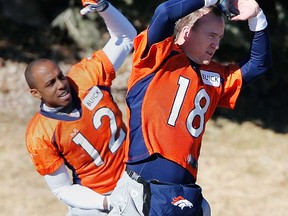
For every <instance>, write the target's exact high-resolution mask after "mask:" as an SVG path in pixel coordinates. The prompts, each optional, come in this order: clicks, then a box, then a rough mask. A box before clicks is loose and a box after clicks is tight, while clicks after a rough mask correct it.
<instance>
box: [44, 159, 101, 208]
mask: <svg viewBox="0 0 288 216" xmlns="http://www.w3.org/2000/svg"><path fill="white" fill-rule="evenodd" d="M44 178H45V180H46V182H47V184H48V186H49V188H50V189H51V191H52V192H53V194H54V195H55V196H56V197H57V198H58V199H59V200H60V201H62V202H63V203H65V204H67V205H69V206H72V207H76V208H81V209H100V210H103V209H104V204H105V202H104V201H105V196H104V195H101V194H98V193H96V192H95V191H93V190H91V189H89V188H87V187H84V186H81V185H77V184H75V185H71V182H70V178H69V174H68V172H67V169H66V167H65V165H64V164H63V165H62V166H61V167H60V168H59V169H58V170H57V171H55V172H54V173H53V174H51V175H45V176H44Z"/></svg>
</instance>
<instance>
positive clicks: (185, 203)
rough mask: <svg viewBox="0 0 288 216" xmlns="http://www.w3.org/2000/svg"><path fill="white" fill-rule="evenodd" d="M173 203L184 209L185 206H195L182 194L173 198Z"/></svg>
mask: <svg viewBox="0 0 288 216" xmlns="http://www.w3.org/2000/svg"><path fill="white" fill-rule="evenodd" d="M171 204H173V205H174V206H178V207H179V208H181V209H182V210H183V209H184V208H185V207H188V208H192V207H193V204H192V203H191V202H190V201H189V200H187V199H185V198H184V197H182V196H178V197H175V198H173V199H172V202H171Z"/></svg>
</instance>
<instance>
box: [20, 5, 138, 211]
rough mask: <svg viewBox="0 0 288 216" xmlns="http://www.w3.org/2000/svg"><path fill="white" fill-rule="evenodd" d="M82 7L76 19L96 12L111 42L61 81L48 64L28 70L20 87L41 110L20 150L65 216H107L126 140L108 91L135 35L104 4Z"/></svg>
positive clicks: (40, 62) (37, 62)
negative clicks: (27, 90) (64, 207)
mask: <svg viewBox="0 0 288 216" xmlns="http://www.w3.org/2000/svg"><path fill="white" fill-rule="evenodd" d="M82 2H83V5H84V6H85V7H84V8H83V9H82V10H81V14H87V13H90V12H94V11H97V12H98V13H99V15H100V16H101V17H102V18H103V20H104V21H105V23H106V26H107V28H108V31H109V34H110V39H109V41H108V42H107V44H106V45H105V46H104V48H103V49H102V50H98V51H95V52H94V53H93V55H92V56H91V57H89V58H85V59H83V60H81V61H80V62H79V63H77V64H75V65H73V66H72V68H71V69H70V70H69V71H68V73H67V75H66V76H65V75H64V74H63V72H62V71H61V69H60V68H59V66H58V65H57V64H56V63H55V62H54V61H52V60H49V59H38V60H35V61H33V62H32V63H30V64H29V65H28V66H27V68H26V70H25V78H26V81H27V83H28V85H29V87H30V92H31V94H32V96H34V97H36V98H38V99H40V100H41V106H40V111H39V112H38V113H36V114H35V115H34V117H33V118H32V119H31V120H30V122H29V124H28V126H27V132H26V145H27V149H28V151H29V153H30V156H31V159H32V161H33V163H34V165H35V168H36V170H37V171H38V172H39V173H40V174H41V175H42V176H44V178H45V180H46V182H47V184H48V186H49V187H50V189H51V191H52V192H53V193H54V194H55V196H56V197H57V198H58V199H59V200H61V201H62V202H64V203H65V204H67V205H68V206H69V212H68V213H67V215H107V213H108V212H109V210H110V209H111V205H110V202H109V194H110V193H111V191H112V190H113V189H114V187H115V185H116V182H117V180H118V179H119V178H120V176H121V174H122V172H123V171H124V170H125V164H124V163H123V158H124V144H125V138H126V127H125V125H124V123H123V120H122V114H121V111H120V109H119V108H118V106H117V105H116V103H115V102H114V100H113V97H112V95H111V85H112V81H113V79H114V78H115V72H116V71H117V70H118V69H119V68H120V66H121V65H122V64H123V62H124V60H125V58H126V57H127V55H128V54H129V53H130V51H131V49H132V46H133V45H132V44H133V39H134V37H135V36H136V30H135V28H134V27H133V26H132V24H131V23H130V22H129V21H128V20H127V19H126V18H125V17H124V16H123V15H122V14H121V13H120V12H119V11H118V10H117V9H116V8H115V7H114V6H113V5H111V4H110V3H109V2H108V1H106V0H100V1H94V0H91V1H86V0H83V1H82ZM67 167H68V168H69V169H70V170H71V172H72V175H73V180H72V182H71V180H70V176H69V172H68V170H67Z"/></svg>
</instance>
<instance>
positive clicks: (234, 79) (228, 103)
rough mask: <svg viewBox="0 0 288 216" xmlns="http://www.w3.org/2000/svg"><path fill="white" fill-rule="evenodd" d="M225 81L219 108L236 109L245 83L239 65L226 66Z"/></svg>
mask: <svg viewBox="0 0 288 216" xmlns="http://www.w3.org/2000/svg"><path fill="white" fill-rule="evenodd" d="M223 79H224V80H223V92H222V95H221V97H220V100H219V103H218V106H219V107H225V108H230V109H234V108H235V105H236V101H237V98H238V96H239V94H240V91H241V87H242V83H243V80H242V73H241V70H240V68H239V65H237V64H230V65H228V66H226V67H225V72H224V75H223Z"/></svg>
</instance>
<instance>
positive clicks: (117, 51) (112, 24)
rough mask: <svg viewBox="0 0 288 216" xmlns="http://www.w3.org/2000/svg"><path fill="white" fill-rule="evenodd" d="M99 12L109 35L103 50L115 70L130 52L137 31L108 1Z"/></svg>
mask: <svg viewBox="0 0 288 216" xmlns="http://www.w3.org/2000/svg"><path fill="white" fill-rule="evenodd" d="M99 14H100V16H101V17H102V18H103V19H104V21H105V24H106V26H107V29H108V31H109V34H110V37H111V38H110V40H109V41H108V42H107V44H106V45H105V46H104V48H103V50H104V52H105V53H106V55H107V57H108V58H109V60H110V61H111V63H112V64H113V65H114V69H115V71H117V70H118V69H119V68H120V67H121V65H122V64H123V62H124V60H125V58H126V57H127V55H128V54H129V53H130V51H131V49H132V47H133V40H134V38H135V36H136V34H137V32H136V30H135V28H134V27H133V25H132V24H131V23H130V22H129V21H128V20H127V19H126V17H125V16H124V15H123V14H121V13H120V12H119V11H118V10H117V9H116V8H115V7H114V6H113V5H111V4H110V3H109V6H108V8H107V9H106V10H104V11H103V12H99Z"/></svg>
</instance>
